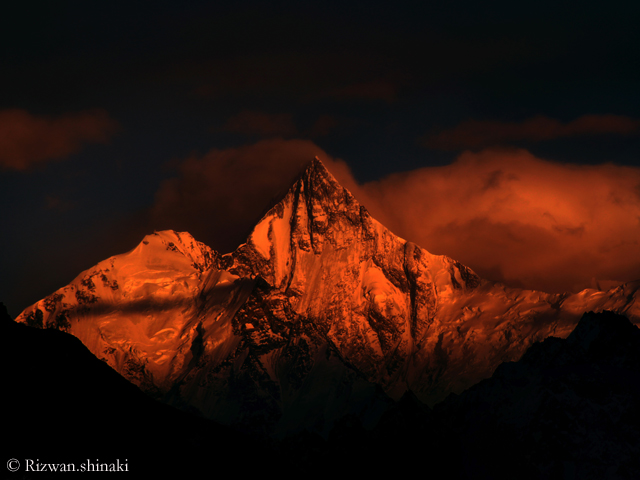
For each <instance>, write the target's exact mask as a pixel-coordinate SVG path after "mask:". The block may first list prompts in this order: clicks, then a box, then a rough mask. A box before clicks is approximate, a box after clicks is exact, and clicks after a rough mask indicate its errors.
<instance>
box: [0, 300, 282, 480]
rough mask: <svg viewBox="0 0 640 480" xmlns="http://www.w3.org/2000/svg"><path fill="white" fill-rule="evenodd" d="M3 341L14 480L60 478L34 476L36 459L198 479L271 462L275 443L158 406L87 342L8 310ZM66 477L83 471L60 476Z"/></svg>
mask: <svg viewBox="0 0 640 480" xmlns="http://www.w3.org/2000/svg"><path fill="white" fill-rule="evenodd" d="M0 338H1V339H2V345H1V346H0V349H1V351H2V361H1V367H0V368H1V369H2V370H1V374H2V379H3V381H4V385H3V392H4V402H3V405H4V410H3V437H4V442H5V448H4V449H3V453H4V454H5V456H6V458H5V459H4V460H5V461H8V460H9V459H11V458H15V459H18V460H19V461H20V464H21V467H20V470H19V471H17V472H15V473H13V474H12V473H11V472H8V471H6V470H4V472H5V475H8V477H6V478H16V479H17V478H20V479H26V478H35V479H42V478H47V477H49V476H52V474H48V473H44V472H37V471H36V472H25V461H26V459H31V460H34V462H35V463H38V462H39V463H42V464H44V463H56V464H58V463H65V464H68V463H71V462H73V463H75V464H76V465H79V464H80V463H82V462H86V460H87V459H89V460H90V461H91V462H94V463H106V464H112V463H113V462H116V459H118V460H119V461H120V464H121V465H122V464H123V463H126V464H127V466H128V473H126V474H125V475H126V476H127V478H154V477H155V478H193V477H196V476H197V475H199V474H200V473H201V472H202V471H204V470H203V469H206V468H214V469H215V467H214V466H215V465H216V464H218V463H220V464H226V465H233V464H236V465H242V470H243V472H246V473H247V474H252V473H258V472H260V471H263V470H264V469H265V468H266V466H267V465H268V462H269V461H270V458H271V456H272V453H273V449H272V447H271V445H270V442H269V441H267V440H266V439H262V438H259V437H256V436H247V435H244V434H241V433H238V432H237V431H234V430H233V429H231V428H229V427H226V426H222V425H219V424H216V423H215V422H212V421H210V420H207V419H205V418H202V417H197V416H194V415H191V414H189V413H185V412H182V411H179V410H177V409H175V408H173V407H169V406H167V405H164V404H161V403H159V402H157V401H155V400H153V399H152V398H150V397H149V396H148V395H147V394H145V393H143V392H142V391H140V389H139V388H138V387H136V386H135V385H133V384H131V383H129V382H128V381H127V380H125V379H124V378H123V377H121V376H120V375H119V374H118V373H116V372H115V371H114V370H113V369H111V367H109V366H108V365H107V364H106V363H104V362H102V361H100V360H98V359H97V358H96V357H95V356H94V355H93V354H92V353H91V352H89V350H88V349H87V348H86V347H85V346H84V345H83V344H82V343H81V342H80V341H79V340H78V339H77V338H75V337H73V336H71V335H69V334H67V333H64V332H61V331H58V330H53V329H47V330H41V329H37V328H32V327H28V326H26V325H23V324H18V323H15V322H14V321H13V320H12V319H11V317H9V315H8V314H7V311H6V308H5V306H4V304H0ZM247 452H250V456H251V458H252V461H251V462H249V463H247V462H246V456H247ZM35 463H34V464H35ZM3 468H5V466H4V465H3ZM33 468H35V467H33ZM76 474H77V473H76ZM121 474H122V473H121ZM12 475H13V476H12ZM63 475H67V476H68V475H71V476H73V475H74V473H73V472H71V473H69V472H67V473H58V474H57V476H63ZM3 478H5V477H3Z"/></svg>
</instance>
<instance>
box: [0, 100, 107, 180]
mask: <svg viewBox="0 0 640 480" xmlns="http://www.w3.org/2000/svg"><path fill="white" fill-rule="evenodd" d="M117 129H118V124H117V123H116V121H115V120H113V119H112V118H110V117H109V115H108V114H107V112H105V111H104V110H92V111H84V112H77V113H71V114H66V115H61V116H58V117H47V116H39V115H32V114H30V113H29V112H27V111H26V110H19V109H12V110H2V111H0V168H4V169H11V170H26V169H28V168H30V167H32V166H33V165H36V164H41V163H44V162H47V161H50V160H57V159H62V158H66V157H68V156H70V155H71V154H73V153H77V152H78V151H80V150H81V149H82V147H83V146H84V145H85V144H88V143H106V142H107V141H108V140H109V139H110V138H111V136H112V135H113V134H114V133H115V132H116V131H117Z"/></svg>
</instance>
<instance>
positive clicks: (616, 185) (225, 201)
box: [154, 140, 640, 292]
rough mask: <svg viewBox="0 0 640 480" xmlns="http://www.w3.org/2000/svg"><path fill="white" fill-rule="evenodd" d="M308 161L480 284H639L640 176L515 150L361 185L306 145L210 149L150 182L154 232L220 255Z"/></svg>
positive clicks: (555, 287) (561, 287) (551, 287)
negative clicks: (189, 238) (178, 235)
mask: <svg viewBox="0 0 640 480" xmlns="http://www.w3.org/2000/svg"><path fill="white" fill-rule="evenodd" d="M316 155H318V156H319V157H320V158H321V159H322V160H323V162H324V163H325V165H326V166H327V168H329V170H330V171H331V172H332V173H333V174H334V175H335V176H336V178H337V179H338V181H339V182H340V183H341V184H342V185H343V186H345V187H346V188H348V189H349V190H350V191H351V192H352V193H353V194H354V195H355V196H356V198H357V199H358V200H359V201H360V203H361V204H363V205H364V206H365V207H366V208H367V209H368V210H369V212H371V214H372V215H373V216H374V217H375V218H376V219H378V220H379V221H380V222H382V223H383V224H384V225H386V226H387V227H388V228H390V229H391V231H393V232H394V233H396V234H397V235H399V236H401V237H403V238H405V239H407V240H410V241H412V242H415V243H417V244H418V245H420V246H422V247H424V248H426V249H427V250H429V251H430V252H432V253H434V254H446V255H448V256H450V257H452V258H455V259H456V260H458V261H460V262H462V263H464V264H466V265H468V266H469V267H471V268H473V269H474V270H476V272H477V273H479V274H480V275H481V276H484V277H485V278H488V279H491V280H496V281H502V282H505V283H507V284H510V285H513V286H524V287H527V288H533V289H538V290H543V291H551V292H561V291H568V290H574V291H575V290H579V289H582V288H587V287H590V286H592V285H596V284H597V283H600V285H601V286H603V285H607V286H611V285H613V284H615V283H616V282H621V281H630V280H634V279H636V278H638V277H640V274H639V273H638V272H640V245H639V244H638V243H639V241H640V169H639V168H635V167H622V166H616V165H612V164H604V165H598V166H575V165H565V164H560V163H554V162H551V161H547V160H543V159H540V158H536V157H534V156H533V155H531V154H530V153H529V152H527V151H525V150H484V151H482V152H480V153H471V152H467V153H464V154H462V155H460V156H459V157H458V159H457V160H456V161H455V162H454V163H452V164H451V165H447V166H443V167H428V168H422V169H418V170H413V171H410V172H404V173H398V174H393V175H390V176H388V177H385V178H383V179H381V180H379V181H375V182H368V183H365V184H359V183H358V182H357V181H356V180H355V179H354V177H353V175H352V174H351V172H350V170H349V167H348V166H347V164H346V163H345V162H344V161H342V160H340V159H334V158H331V157H330V156H329V155H327V154H326V153H325V152H323V151H322V150H321V149H320V148H319V147H318V146H316V145H315V144H314V143H312V142H310V141H305V140H265V141H262V142H259V143H256V144H255V145H250V146H246V147H242V148H236V149H228V150H212V151H211V152H209V153H207V154H206V155H204V156H202V157H192V158H189V159H187V160H185V161H184V162H183V163H182V165H181V166H180V172H179V177H177V178H174V179H172V180H169V181H167V182H165V183H164V184H163V185H162V187H161V189H160V190H159V191H158V194H157V197H156V204H155V207H154V221H155V225H154V228H157V229H160V228H174V229H178V230H182V229H184V230H188V231H190V232H191V233H192V234H193V235H194V236H195V237H196V238H198V239H199V240H201V241H204V242H205V243H207V244H209V245H210V246H212V247H213V248H215V249H217V250H220V251H222V252H228V251H232V250H233V249H235V248H236V247H237V245H239V244H240V243H242V242H244V241H245V239H246V237H247V235H248V234H249V232H250V231H251V228H252V227H253V225H255V223H256V222H257V221H258V220H259V218H260V217H261V216H262V214H264V213H265V208H266V207H267V206H268V205H269V203H270V202H271V201H272V200H274V197H275V196H276V195H277V194H282V193H284V192H285V191H286V189H287V188H288V187H289V186H290V184H291V182H292V180H293V178H295V175H296V174H297V173H298V172H299V171H300V170H301V169H302V168H303V167H304V165H305V164H306V163H307V162H308V161H309V160H310V159H311V158H313V157H314V156H316Z"/></svg>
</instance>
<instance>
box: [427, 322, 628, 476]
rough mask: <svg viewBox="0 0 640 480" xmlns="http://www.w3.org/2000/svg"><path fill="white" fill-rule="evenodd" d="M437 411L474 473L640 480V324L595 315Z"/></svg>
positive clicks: (506, 365) (470, 473)
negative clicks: (451, 431) (454, 436)
mask: <svg viewBox="0 0 640 480" xmlns="http://www.w3.org/2000/svg"><path fill="white" fill-rule="evenodd" d="M435 413H436V415H437V416H438V417H440V418H442V419H443V421H444V422H445V423H446V425H447V426H448V427H449V428H451V429H452V430H453V432H454V433H455V435H456V436H457V438H459V439H460V442H461V446H462V451H461V456H462V457H464V458H465V469H466V475H467V476H468V478H486V479H489V478H509V477H511V478H520V479H529V478H530V479H539V478H562V479H594V480H595V479H603V478H607V479H623V478H624V479H637V478H640V330H639V329H638V327H636V326H634V325H632V324H631V323H630V322H629V320H628V319H627V318H626V317H624V316H621V315H616V314H614V313H611V312H606V311H605V312H602V313H593V312H589V313H586V314H584V316H583V317H582V319H581V320H580V322H579V323H578V325H577V327H576V328H575V330H574V331H573V332H572V333H571V334H570V335H569V337H568V338H567V339H564V340H563V339H559V338H554V337H550V338H547V339H546V340H544V341H543V342H541V343H536V344H534V345H532V346H531V347H530V348H529V349H528V351H527V352H526V353H525V355H524V356H523V357H522V359H521V360H520V361H518V362H508V363H503V364H502V365H500V366H499V367H498V369H497V370H496V372H495V373H494V375H493V376H492V377H491V378H490V379H488V380H484V381H482V382H480V383H479V384H477V385H475V386H473V387H471V388H470V389H468V390H467V391H465V392H463V393H462V394H461V395H459V396H456V395H451V396H450V397H448V398H447V399H446V400H445V401H444V402H442V403H440V404H439V405H437V406H436V408H435ZM515 472H517V473H518V474H517V475H516V476H513V474H514V473H515Z"/></svg>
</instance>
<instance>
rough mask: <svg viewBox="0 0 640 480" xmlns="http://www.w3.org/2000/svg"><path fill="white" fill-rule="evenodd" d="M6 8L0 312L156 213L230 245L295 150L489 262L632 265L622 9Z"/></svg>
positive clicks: (628, 273)
mask: <svg viewBox="0 0 640 480" xmlns="http://www.w3.org/2000/svg"><path fill="white" fill-rule="evenodd" d="M13 3H14V5H10V6H4V7H3V12H2V14H1V15H0V68H1V71H0V199H1V202H0V208H1V210H0V218H1V220H2V236H1V238H2V239H1V240H0V241H1V242H2V243H1V249H0V252H1V253H0V268H1V271H2V274H1V276H0V300H2V301H4V302H5V303H6V304H7V305H8V307H9V310H10V313H11V314H12V315H14V316H15V315H17V314H18V313H19V312H20V311H21V310H22V309H23V308H25V307H26V306H28V305H29V304H30V303H33V302H35V301H37V300H38V299H40V298H42V297H43V296H45V295H47V294H49V293H51V292H52V291H54V290H55V289H57V288H59V287H61V286H63V285H65V284H66V283H68V282H69V281H70V280H72V279H73V278H74V277H75V276H76V275H77V274H78V273H80V271H82V270H84V269H86V268H89V267H91V266H92V265H93V264H95V263H97V262H98V261H100V260H101V259H104V258H106V257H108V256H110V255H114V254H117V253H122V252H124V251H127V250H130V249H131V248H133V247H134V246H135V245H136V244H137V243H138V242H139V241H140V240H141V238H142V236H144V235H145V234H147V233H151V232H152V231H153V230H154V229H165V228H174V229H176V230H188V231H190V232H191V233H193V234H194V235H195V236H196V238H198V239H201V240H202V241H204V242H205V243H207V244H209V245H210V246H212V247H213V248H216V249H220V250H223V251H230V250H232V249H233V248H234V246H235V245H237V244H238V243H241V242H242V241H243V239H244V238H245V237H246V234H247V233H248V232H249V230H250V228H251V225H252V224H253V223H254V222H255V221H256V220H257V219H258V218H259V216H260V214H261V213H262V211H263V208H264V207H265V206H266V205H267V204H268V203H269V200H270V199H271V198H272V197H273V196H274V195H277V194H278V193H279V192H280V191H281V190H282V189H283V188H286V184H287V183H288V182H289V181H290V179H291V178H292V177H293V176H294V175H295V172H296V171H297V170H299V169H300V168H301V166H302V165H303V164H304V163H305V162H306V161H308V160H309V159H310V158H312V156H313V155H315V154H318V155H320V156H321V158H323V159H324V160H325V161H326V163H327V166H328V167H329V168H330V169H332V171H334V170H335V172H334V173H336V175H337V176H338V177H339V179H340V180H341V181H343V182H344V183H345V184H348V185H347V186H348V187H350V188H351V189H352V190H354V193H356V196H357V197H358V198H359V199H360V200H361V202H362V203H364V204H365V205H366V206H367V207H368V208H369V209H370V211H371V212H372V213H373V214H374V215H375V216H377V217H379V218H380V220H381V221H383V222H384V223H386V224H388V226H389V227H390V228H392V230H393V231H394V232H396V233H398V234H399V235H401V236H403V237H404V238H407V239H410V240H413V241H416V242H417V243H419V244H421V245H422V246H423V247H424V248H426V249H428V250H430V251H432V252H433V253H438V254H448V255H451V256H453V257H454V258H456V259H458V260H460V261H463V262H465V263H467V264H468V265H469V266H470V267H471V268H474V269H475V270H476V271H477V272H478V273H480V274H482V275H484V276H485V277H487V278H490V279H493V280H498V281H504V282H506V283H509V284H511V285H520V286H525V287H528V288H539V289H546V290H552V291H561V290H576V289H579V288H584V287H587V286H595V287H598V286H600V287H601V288H605V287H606V286H609V285H613V284H615V283H616V282H621V281H629V280H633V279H635V278H640V273H636V272H640V253H638V252H640V246H639V245H638V240H639V239H640V94H639V93H638V86H639V85H640V68H639V65H640V34H639V31H640V30H639V29H638V28H637V26H638V24H640V4H638V3H637V2H628V1H627V2H615V1H614V2H584V1H582V2H557V1H553V2H544V1H538V2H527V3H525V2H513V1H510V2H494V3H491V5H490V6H488V3H487V2H471V1H460V2H438V4H437V5H435V2H406V3H405V2H375V1H369V2H358V3H355V2H344V1H341V2H328V1H323V2H316V3H315V4H312V3H309V2H299V1H298V2H274V1H270V2H242V1H236V2H187V1H182V2H168V1H165V2H162V1H154V2H151V1H148V2H131V1H127V2H121V1H112V2H105V4H104V5H97V4H96V2H86V1H85V2H80V1H57V2H47V3H43V2H22V3H19V2H13ZM431 3H433V5H430V4H431ZM223 4H224V5H223ZM568 272H569V273H568Z"/></svg>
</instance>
